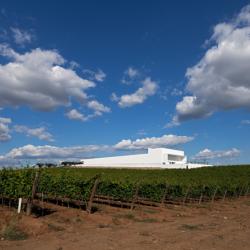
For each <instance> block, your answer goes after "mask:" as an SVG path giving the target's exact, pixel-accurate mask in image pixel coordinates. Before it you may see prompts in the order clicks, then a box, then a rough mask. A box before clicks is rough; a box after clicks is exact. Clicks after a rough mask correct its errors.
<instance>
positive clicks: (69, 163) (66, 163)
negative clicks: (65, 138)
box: [61, 161, 82, 167]
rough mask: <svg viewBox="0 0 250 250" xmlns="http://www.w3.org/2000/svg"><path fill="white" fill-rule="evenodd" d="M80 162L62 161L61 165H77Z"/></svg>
mask: <svg viewBox="0 0 250 250" xmlns="http://www.w3.org/2000/svg"><path fill="white" fill-rule="evenodd" d="M79 164H82V162H81V161H63V162H61V166H63V167H70V166H75V165H79Z"/></svg>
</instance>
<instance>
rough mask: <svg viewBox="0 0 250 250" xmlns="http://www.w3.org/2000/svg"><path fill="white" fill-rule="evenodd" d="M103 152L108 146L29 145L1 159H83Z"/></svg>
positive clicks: (16, 149) (10, 152)
mask: <svg viewBox="0 0 250 250" xmlns="http://www.w3.org/2000/svg"><path fill="white" fill-rule="evenodd" d="M103 150H106V146H99V145H87V146H78V147H56V146H50V145H44V146H34V145H30V144H29V145H25V146H23V147H18V148H13V149H12V150H11V151H9V152H8V153H7V154H6V155H2V156H1V158H2V160H7V159H44V158H45V159H65V158H81V157H83V156H84V155H86V154H89V153H92V152H96V151H103ZM1 158H0V159H1Z"/></svg>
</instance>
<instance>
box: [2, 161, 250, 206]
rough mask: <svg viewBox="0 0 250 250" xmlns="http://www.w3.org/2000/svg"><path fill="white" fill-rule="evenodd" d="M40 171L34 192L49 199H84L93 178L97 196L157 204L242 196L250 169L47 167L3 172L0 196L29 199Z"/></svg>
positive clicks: (248, 182)
mask: <svg viewBox="0 0 250 250" xmlns="http://www.w3.org/2000/svg"><path fill="white" fill-rule="evenodd" d="M36 171H40V172H41V173H40V178H39V185H38V192H43V193H45V194H48V195H49V196H50V197H65V198H66V197H67V198H70V199H75V200H87V199H88V198H89V196H90V193H91V188H92V186H93V183H94V180H95V179H96V178H97V176H98V177H99V178H100V183H99V185H98V188H97V194H98V195H105V196H111V197H113V198H117V199H120V200H132V199H133V196H134V194H135V192H136V190H137V191H138V195H139V197H142V198H146V199H149V200H152V201H158V202H159V201H161V199H162V197H163V195H164V194H166V197H168V198H169V199H182V198H183V197H185V195H186V194H187V193H188V195H189V197H193V198H197V197H199V196H200V195H201V193H202V194H203V196H207V197H212V195H213V194H214V193H215V191H216V195H217V196H223V195H224V193H225V191H227V196H234V195H235V194H240V193H242V194H243V193H244V192H246V191H247V189H248V187H250V166H247V165H241V166H218V167H207V168H199V169H189V170H187V169H164V170H139V169H103V168H102V169H94V168H92V169H91V168H48V169H40V170H37V169H29V168H26V169H16V170H13V169H3V170H1V171H0V195H2V196H3V197H10V198H18V197H23V198H25V197H30V195H31V190H32V183H33V180H34V176H35V172H36Z"/></svg>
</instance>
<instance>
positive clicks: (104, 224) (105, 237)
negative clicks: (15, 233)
mask: <svg viewBox="0 0 250 250" xmlns="http://www.w3.org/2000/svg"><path fill="white" fill-rule="evenodd" d="M48 207H50V208H51V209H54V210H55V212H54V213H51V214H49V215H46V216H43V217H39V218H33V217H27V216H25V215H22V216H21V217H20V218H17V217H16V216H15V213H14V212H13V211H9V210H8V209H6V208H0V229H1V231H2V232H3V230H4V227H5V225H6V224H7V223H8V222H9V221H10V220H13V216H14V217H15V219H16V221H17V226H18V227H19V228H20V229H21V230H23V231H24V232H26V233H27V234H28V238H27V239H26V240H21V241H8V240H6V239H3V238H2V240H1V241H0V249H1V250H17V249H18V250H29V249H37V250H45V249H46V250H75V249H77V250H78V249H89V250H91V249H93V250H96V249H104V250H106V249H107V250H108V249H110V250H111V249H114V250H116V249H129V250H133V249H143V250H147V249H150V250H152V249H164V250H165V249H175V250H178V249H182V250H188V249H189V250H191V249H193V250H195V249H197V250H198V249H199V250H200V249H203V250H206V249H207V250H208V249H209V250H211V249H227V250H236V249H241V250H245V249H246V250H249V249H250V198H242V199H240V200H234V201H227V202H225V203H222V202H218V203H215V204H207V205H202V206H201V207H195V206H193V207H183V206H171V207H169V208H164V209H159V208H151V207H150V208H148V207H141V208H139V209H136V210H134V211H130V210H127V209H119V208H112V207H108V206H100V207H99V211H98V212H96V213H94V214H92V215H87V214H86V212H84V211H80V210H78V209H71V208H65V207H58V206H54V205H48Z"/></svg>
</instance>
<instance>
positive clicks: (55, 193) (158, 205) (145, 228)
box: [0, 165, 250, 250]
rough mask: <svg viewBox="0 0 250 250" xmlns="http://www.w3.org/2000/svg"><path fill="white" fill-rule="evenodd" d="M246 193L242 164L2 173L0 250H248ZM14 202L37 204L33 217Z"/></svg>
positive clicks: (249, 176) (246, 169)
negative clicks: (87, 208) (151, 168)
mask: <svg viewBox="0 0 250 250" xmlns="http://www.w3.org/2000/svg"><path fill="white" fill-rule="evenodd" d="M35 183H36V184H35ZM94 184H96V189H95V188H94V186H95V185H94ZM34 186H35V187H36V190H35V196H34V197H33V195H32V193H33V192H32V189H33V191H34ZM249 187H250V166H246V165H245V166H220V167H210V168H202V169H192V170H136V169H133V170H126V169H122V170H120V169H89V168H88V169H77V168H51V169H50V168H44V169H32V168H25V169H3V170H1V171H0V214H1V216H0V239H1V240H0V250H17V249H18V250H22V249H23V250H25V249H38V250H45V249H46V250H50V249H51V250H52V249H53V250H54V249H56V250H67V249H70V250H72V249H73V250H74V249H76V250H77V249H107V250H108V249H109V250H111V249H113V250H116V249H143V250H144V249H177V250H178V249H185V250H188V249H190V250H191V249H197V250H198V249H205V250H206V249H207V250H208V249H232V250H234V249H243V250H245V249H249V244H250V241H249V234H250V221H249V216H250V199H249V191H250V190H249ZM93 190H94V195H93V197H92V198H94V199H93V202H94V205H93V207H92V208H95V209H92V214H89V213H86V211H85V209H86V206H87V205H88V203H89V201H90V200H91V196H92V195H91V194H93ZM33 194H34V193H33ZM41 195H42V196H41ZM19 197H22V198H24V200H26V201H28V200H30V199H32V198H34V199H33V213H32V214H31V215H30V216H27V215H26V213H25V210H26V208H25V206H23V210H22V212H21V214H19V215H18V214H17V213H16V207H17V199H18V198H19ZM100 197H101V198H100ZM105 197H106V198H107V199H108V200H106V201H108V202H106V204H108V205H112V206H107V205H104V204H102V203H100V202H99V201H100V200H103V201H105V199H104V198H105ZM77 202H78V203H77ZM103 203H105V202H103ZM124 204H127V206H123V205H124ZM145 204H147V206H145ZM24 205H25V204H24ZM59 205H60V206H59ZM118 205H121V206H118ZM149 205H151V206H149Z"/></svg>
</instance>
